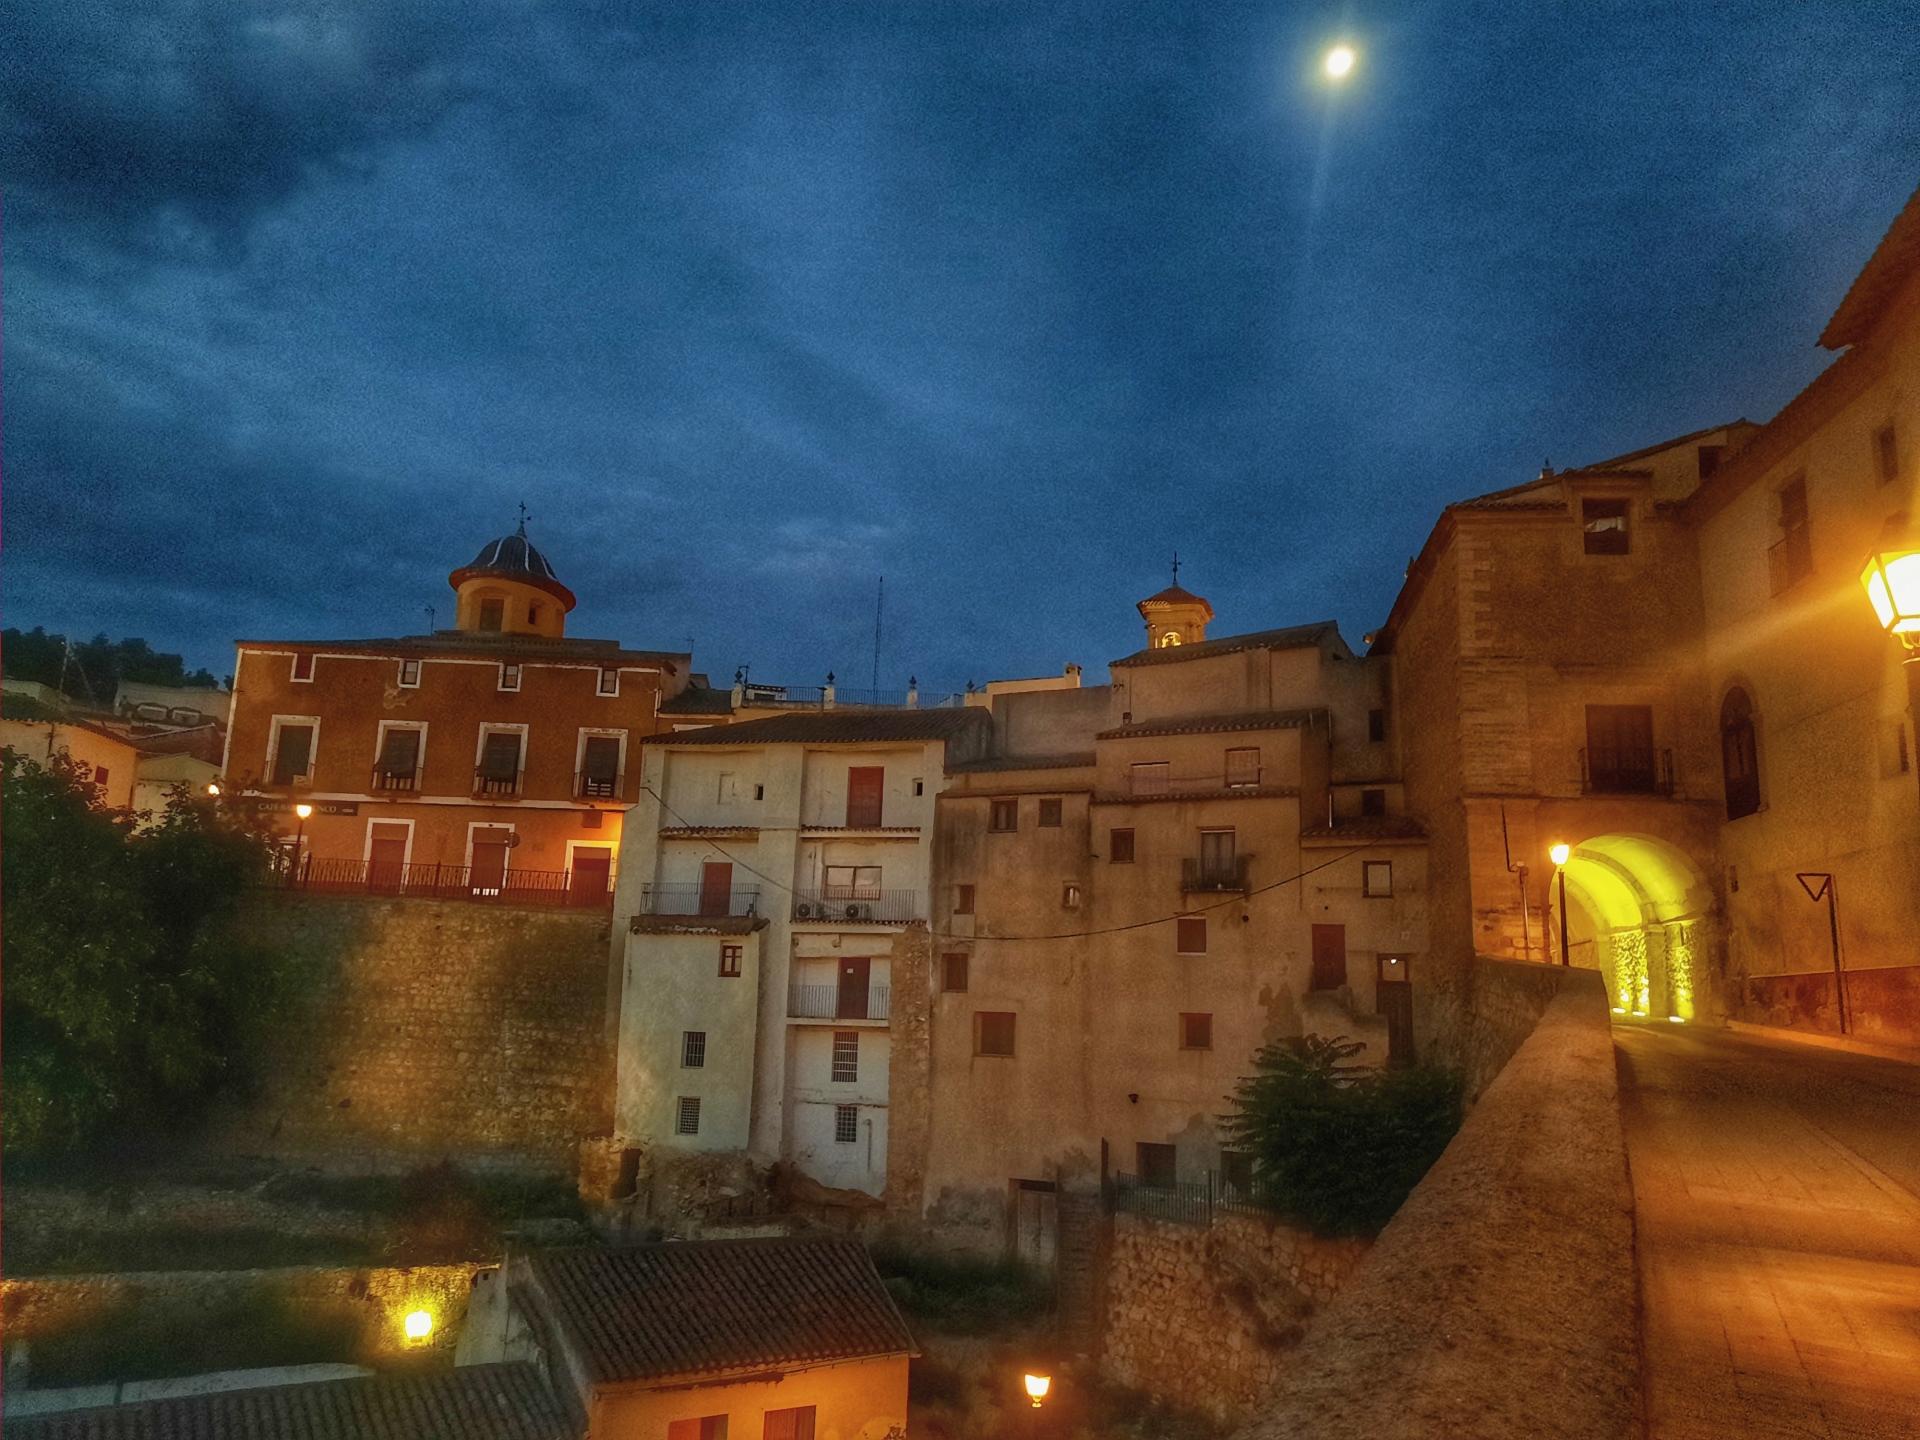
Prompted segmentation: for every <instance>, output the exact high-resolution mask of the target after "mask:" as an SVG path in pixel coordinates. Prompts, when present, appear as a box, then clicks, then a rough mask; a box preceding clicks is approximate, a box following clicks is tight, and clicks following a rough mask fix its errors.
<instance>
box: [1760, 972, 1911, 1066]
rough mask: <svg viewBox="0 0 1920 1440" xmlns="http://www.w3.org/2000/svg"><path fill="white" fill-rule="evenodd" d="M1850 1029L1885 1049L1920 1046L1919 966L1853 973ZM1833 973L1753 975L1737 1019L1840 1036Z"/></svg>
mask: <svg viewBox="0 0 1920 1440" xmlns="http://www.w3.org/2000/svg"><path fill="white" fill-rule="evenodd" d="M1846 980H1847V1022H1848V1030H1849V1031H1850V1033H1851V1034H1852V1035H1853V1036H1854V1037H1855V1038H1856V1039H1860V1040H1867V1041H1872V1042H1875V1043H1877V1044H1881V1045H1903V1046H1909V1047H1920V965H1891V966H1885V967H1882V968H1880V969H1875V970H1849V971H1847V975H1846ZM1835 996H1836V991H1835V985H1834V978H1833V972H1832V971H1831V970H1825V971H1816V972H1814V973H1811V974H1804V975H1750V976H1748V977H1747V979H1746V983H1745V985H1744V987H1743V988H1742V993H1741V994H1740V997H1739V1004H1738V1005H1737V1006H1736V1008H1735V1010H1734V1015H1735V1018H1737V1019H1740V1020H1744V1021H1746V1022H1747V1023H1749V1024H1751V1025H1771V1026H1774V1027H1776V1028H1779V1029H1783V1030H1811V1031H1813V1032H1814V1033H1816V1034H1821V1035H1838V1034H1839V1033H1840V1007H1839V1005H1838V1004H1837V1003H1836V999H1835Z"/></svg>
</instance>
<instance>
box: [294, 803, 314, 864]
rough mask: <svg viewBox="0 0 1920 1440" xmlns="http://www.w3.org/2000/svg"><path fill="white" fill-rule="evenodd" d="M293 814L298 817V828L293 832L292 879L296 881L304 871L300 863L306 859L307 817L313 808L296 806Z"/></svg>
mask: <svg viewBox="0 0 1920 1440" xmlns="http://www.w3.org/2000/svg"><path fill="white" fill-rule="evenodd" d="M293 813H294V814H296V815H298V816H299V817H300V827H299V828H298V829H297V830H295V831H294V835H293V875H294V879H295V880H298V879H300V878H301V872H302V870H304V869H305V866H303V865H302V864H301V863H300V862H301V861H302V860H304V859H305V858H306V853H307V817H308V816H309V815H311V814H313V806H311V805H296V806H294V807H293Z"/></svg>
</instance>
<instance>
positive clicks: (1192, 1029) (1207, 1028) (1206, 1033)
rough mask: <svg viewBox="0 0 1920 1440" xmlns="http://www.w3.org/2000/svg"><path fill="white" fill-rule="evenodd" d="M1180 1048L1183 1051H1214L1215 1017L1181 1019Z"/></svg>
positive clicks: (1187, 1017)
mask: <svg viewBox="0 0 1920 1440" xmlns="http://www.w3.org/2000/svg"><path fill="white" fill-rule="evenodd" d="M1180 1048H1181V1049H1182V1050H1211V1049H1213V1016H1211V1015H1182V1016H1181V1017H1180Z"/></svg>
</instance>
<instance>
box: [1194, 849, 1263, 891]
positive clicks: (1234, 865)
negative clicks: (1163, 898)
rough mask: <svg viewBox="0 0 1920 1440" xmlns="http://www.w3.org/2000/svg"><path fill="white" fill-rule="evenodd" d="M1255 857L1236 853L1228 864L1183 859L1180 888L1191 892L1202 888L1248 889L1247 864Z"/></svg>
mask: <svg viewBox="0 0 1920 1440" xmlns="http://www.w3.org/2000/svg"><path fill="white" fill-rule="evenodd" d="M1252 859H1253V856H1251V855H1236V856H1234V858H1233V859H1231V860H1229V861H1228V862H1227V863H1226V864H1224V865H1222V864H1219V863H1217V862H1216V863H1213V864H1209V863H1208V862H1207V861H1205V860H1182V861H1181V862H1180V888H1181V889H1182V890H1184V891H1186V892H1188V893H1189V894H1192V893H1194V892H1195V891H1202V890H1228V891H1232V890H1245V889H1247V888H1248V887H1247V865H1248V862H1249V861H1251V860H1252Z"/></svg>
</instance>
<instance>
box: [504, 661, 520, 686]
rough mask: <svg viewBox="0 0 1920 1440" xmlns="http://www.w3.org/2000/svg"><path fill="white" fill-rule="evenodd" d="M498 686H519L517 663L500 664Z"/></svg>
mask: <svg viewBox="0 0 1920 1440" xmlns="http://www.w3.org/2000/svg"><path fill="white" fill-rule="evenodd" d="M500 688H501V689H502V690H518V689H519V688H520V667H519V666H518V665H502V666H501V667H500Z"/></svg>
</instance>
